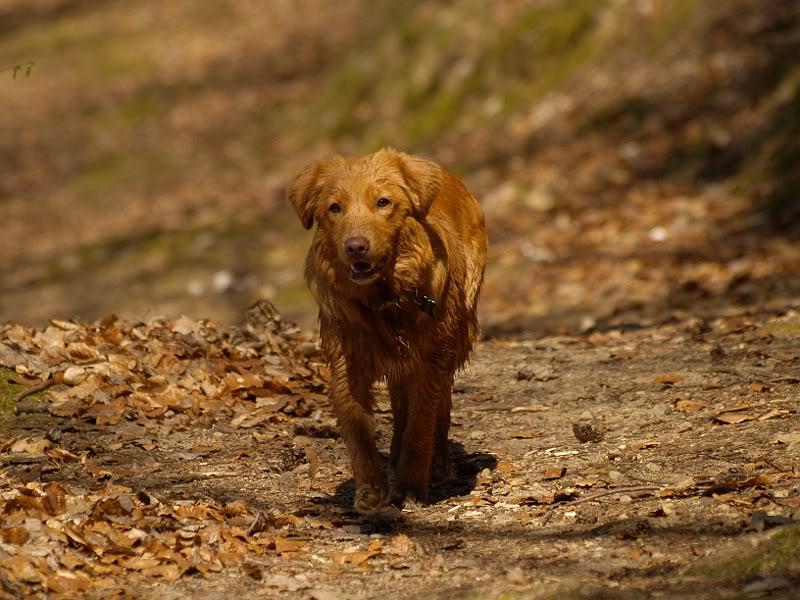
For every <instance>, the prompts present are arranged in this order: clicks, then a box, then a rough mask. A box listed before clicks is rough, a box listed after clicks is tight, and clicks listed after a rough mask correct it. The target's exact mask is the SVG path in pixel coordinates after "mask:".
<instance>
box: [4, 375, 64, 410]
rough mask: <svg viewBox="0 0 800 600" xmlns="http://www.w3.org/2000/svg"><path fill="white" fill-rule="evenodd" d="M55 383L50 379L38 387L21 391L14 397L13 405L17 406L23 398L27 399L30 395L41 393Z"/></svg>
mask: <svg viewBox="0 0 800 600" xmlns="http://www.w3.org/2000/svg"><path fill="white" fill-rule="evenodd" d="M55 382H56V381H55V379H53V378H52V377H50V378H48V379H47V380H46V381H43V382H42V383H40V384H38V385H35V386H33V387H29V388H28V389H27V390H22V391H21V392H20V393H19V394H17V395H16V396H15V397H14V404H17V403H18V402H19V401H20V400H22V399H23V398H27V397H28V396H31V395H33V394H36V393H38V392H43V391H44V390H46V389H47V388H49V387H51V386H53V385H55Z"/></svg>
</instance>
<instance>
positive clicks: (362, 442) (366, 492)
mask: <svg viewBox="0 0 800 600" xmlns="http://www.w3.org/2000/svg"><path fill="white" fill-rule="evenodd" d="M371 386H372V380H371V378H370V377H368V376H367V375H366V374H364V373H363V372H361V373H359V372H358V370H357V369H356V368H351V367H350V365H348V364H347V362H346V360H345V359H344V358H340V359H339V360H337V361H336V362H335V363H334V364H332V365H331V388H330V397H331V402H332V404H333V410H334V413H335V414H336V419H337V421H338V423H339V430H340V433H341V436H342V439H343V440H344V443H345V445H346V446H347V452H348V454H349V455H350V464H351V465H352V468H353V478H354V479H355V480H356V498H355V509H356V511H357V512H359V513H361V514H369V513H373V512H375V511H377V510H379V509H380V508H382V507H383V506H385V505H386V502H387V500H388V498H389V485H388V480H387V477H386V470H385V468H384V466H383V462H382V460H381V457H380V455H379V454H378V449H377V447H376V446H375V420H374V418H373V416H372V394H371V392H370V388H371Z"/></svg>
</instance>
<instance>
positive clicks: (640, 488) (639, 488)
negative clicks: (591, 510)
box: [561, 485, 663, 506]
mask: <svg viewBox="0 0 800 600" xmlns="http://www.w3.org/2000/svg"><path fill="white" fill-rule="evenodd" d="M662 487H663V486H660V485H634V486H629V487H618V488H614V489H610V490H603V491H602V492H596V493H594V494H589V495H588V496H584V497H583V498H578V499H577V500H570V501H569V502H567V503H566V504H562V505H561V506H575V505H576V504H583V503H584V502H589V501H591V500H596V499H597V498H602V497H603V496H611V495H612V494H625V493H631V494H635V493H637V492H654V491H657V490H660V489H661V488H662Z"/></svg>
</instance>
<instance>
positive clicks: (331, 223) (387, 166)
mask: <svg viewBox="0 0 800 600" xmlns="http://www.w3.org/2000/svg"><path fill="white" fill-rule="evenodd" d="M442 176H443V171H442V169H441V167H439V166H438V165H436V164H435V163H432V162H430V161H428V160H425V159H422V158H419V157H416V156H411V155H408V154H404V153H402V152H396V151H394V150H391V149H383V150H380V151H378V152H375V153H374V154H369V155H367V156H363V157H359V158H345V157H341V156H334V157H332V158H328V159H325V160H322V161H320V162H317V163H315V164H313V165H311V166H309V167H307V168H306V169H305V170H304V171H303V172H302V173H300V174H299V175H298V176H297V177H296V178H295V180H294V181H293V182H292V184H291V185H290V186H289V201H290V202H291V203H292V206H294V208H295V210H296V211H297V214H298V215H299V216H300V220H301V221H302V222H303V226H304V227H305V228H306V229H311V227H312V226H313V225H314V223H315V222H316V224H317V228H318V234H319V235H320V236H322V238H323V239H324V241H325V243H326V244H328V246H329V248H330V249H332V250H334V251H335V253H336V255H337V256H338V259H339V261H340V263H341V266H342V268H343V270H346V272H347V275H348V277H349V278H350V280H352V281H353V282H355V283H360V284H365V285H366V284H369V283H372V282H373V281H375V280H377V279H378V278H379V277H380V276H381V273H382V272H383V270H384V269H385V267H386V265H387V264H388V263H389V262H390V261H391V260H392V258H393V251H394V248H395V247H396V244H397V240H398V237H399V234H400V232H401V230H402V228H403V226H404V224H405V222H406V219H408V218H412V219H417V220H420V221H421V220H424V219H425V216H426V215H427V213H428V210H429V208H430V206H431V203H432V202H433V200H434V198H435V197H436V196H437V194H438V193H439V189H440V188H441V184H442Z"/></svg>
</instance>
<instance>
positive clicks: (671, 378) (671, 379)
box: [653, 373, 683, 385]
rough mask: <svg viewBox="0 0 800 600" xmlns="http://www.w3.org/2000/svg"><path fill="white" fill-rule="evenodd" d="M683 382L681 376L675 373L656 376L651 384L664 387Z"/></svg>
mask: <svg viewBox="0 0 800 600" xmlns="http://www.w3.org/2000/svg"><path fill="white" fill-rule="evenodd" d="M681 381H683V375H678V374H677V373H670V374H668V375H657V376H656V378H655V379H654V380H653V383H661V384H664V385H674V384H676V383H680V382H681Z"/></svg>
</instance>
